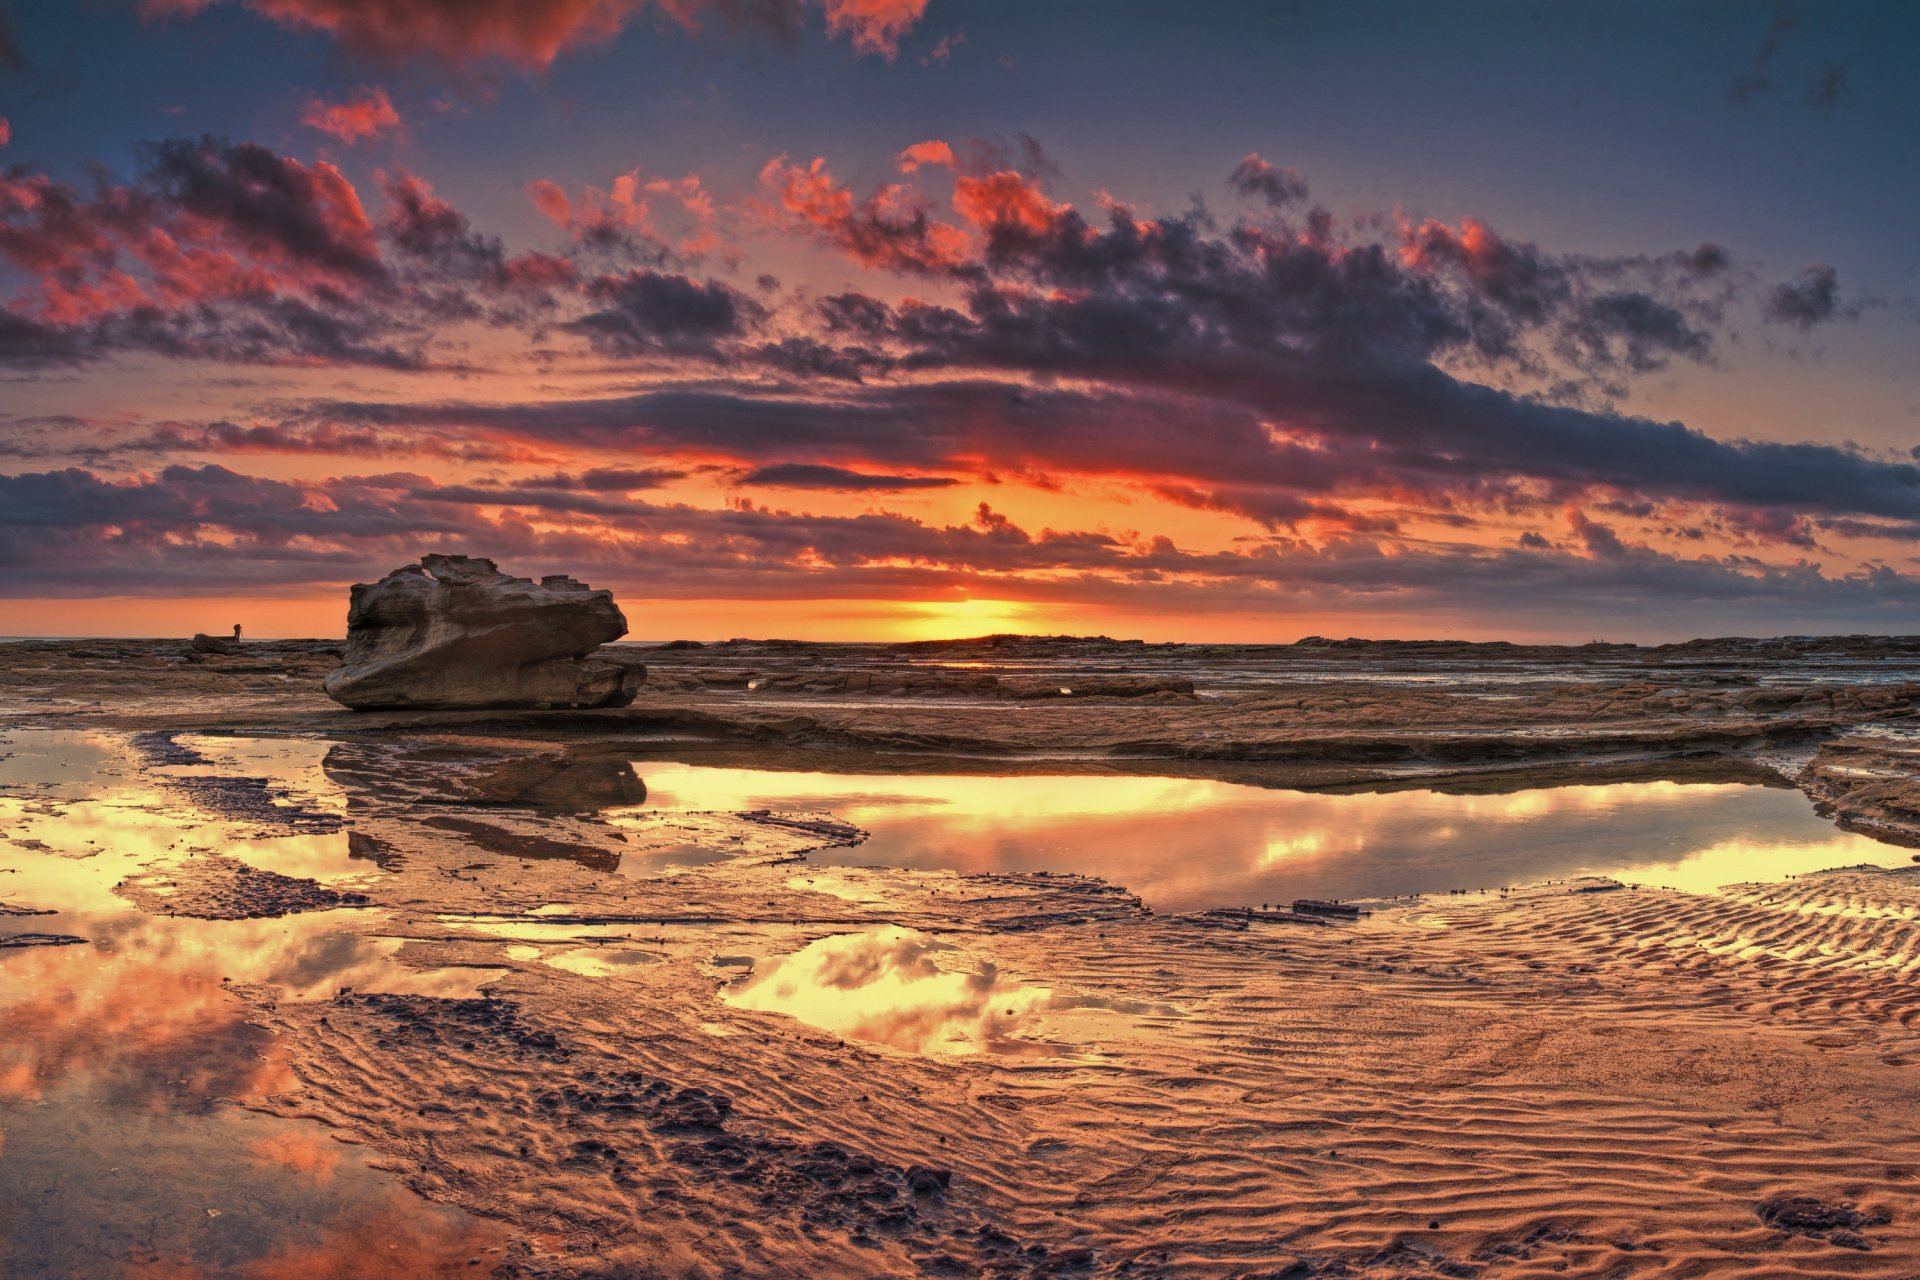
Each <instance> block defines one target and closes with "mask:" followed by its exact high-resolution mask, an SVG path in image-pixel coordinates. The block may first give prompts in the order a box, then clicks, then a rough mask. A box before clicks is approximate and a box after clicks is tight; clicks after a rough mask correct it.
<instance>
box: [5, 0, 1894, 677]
mask: <svg viewBox="0 0 1920 1280" xmlns="http://www.w3.org/2000/svg"><path fill="white" fill-rule="evenodd" d="M1916 59H1920V10H1915V9H1914V8H1913V7H1912V6H1910V5H1907V4H1904V3H1887V4H1875V3H1870V2H1867V0H1861V2H1859V3H1850V4H1846V5H1831V4H1826V5H1822V4H1812V3H1791V2H1782V3H1774V4H1767V3H1737V2H1734V0H1701V2H1691V0H1653V2H1649V3H1608V2H1603V0H1596V2H1595V3H1590V4H1582V5H1557V4H1556V5H1549V4H1539V3H1494V2H1492V0H1484V2H1480V3H1449V2H1447V0H1421V2H1419V3H1414V2H1412V0H1407V2H1405V3H1364V2H1363V3H1354V2H1352V0H1340V2H1338V3H1286V2H1278V0H1264V2H1262V3H1246V4H1240V3H1230V2H1227V0H1220V2H1218V3H1207V4H1200V5H1173V4H1162V3H1143V2H1134V0H1102V2H1100V3H1082V2H1075V0H1057V2H1054V3H1046V4H1032V3H998V2H997V0H968V2H966V3H960V2H949V0H664V2H655V3H644V2H642V0H84V2H82V3H28V2H27V0H0V635H5V634H11V635H34V634H45V635H81V634H85V635H164V634H178V633H184V632H189V631H194V630H209V631H224V630H225V629H227V627H229V626H230V625H232V623H234V622H236V621H238V622H240V623H242V624H243V625H244V626H245V627H246V629H247V632H248V634H253V635H262V636H265V635H321V636H324V635H339V634H341V632H342V630H343V628H344V623H345V607H346V589H347V587H348V585H349V584H351V583H354V582H363V581H371V580H373V579H375V578H377V577H378V576H380V575H381V574H383V573H385V572H387V571H389V570H392V569H395V568H398V567H400V566H402V565H405V564H408V563H411V562H414V561H417V560H418V558H419V557H420V556H421V555H422V554H426V553H431V552H461V553H466V554H471V555H480V556H487V557H490V558H492V559H494V560H496V561H498V562H499V564H500V565H501V567H502V568H503V569H506V570H508V571H510V572H513V573H516V574H522V575H526V576H538V575H541V574H547V573H569V574H572V575H573V576H575V577H578V578H581V579H583V580H585V581H587V582H590V583H591V584H593V585H594V586H604V587H609V588H611V589H612V590H613V591H614V593H615V595H616V598H617V599H618V600H619V601H620V602H621V604H622V606H623V608H624V609H625V611H626V614H627V617H628V619H629V622H630V624H631V627H632V635H633V636H634V637H636V638H642V639H670V638H676V637H688V638H702V639H712V638H724V637H728V636H743V635H745V636H762V637H765V636H783V637H793V638H807V639H924V638H936V637H948V636H965V635H978V634H983V633H988V632H997V631H1023V632H1033V633H1047V634H1055V633H1071V634H1109V635H1116V636H1130V637H1140V638H1145V639H1149V640H1192V641H1247V642H1262V641H1275V642H1284V641H1291V640H1294V639H1297V638H1299V637H1302V636H1306V635H1362V636H1374V637H1416V638H1417V637H1452V638H1466V639H1514V640H1550V641H1567V642H1575V643H1578V642H1584V641H1587V640H1593V639H1607V640H1633V641H1641V642H1661V641H1669V640H1678V639H1685V638H1688V637H1692V636H1701V635H1734V634H1744V635H1777V634H1787V633H1809V632H1826V633H1843V632H1883V633H1885V632H1893V633H1898V632H1920V368H1917V367H1916V365H1917V362H1916V360H1915V357H1916V355H1920V279H1916V275H1917V273H1920V242H1917V241H1916V240H1915V238H1914V236H1913V234H1912V224H1913V211H1914V210H1915V209H1916V208H1917V207H1920V164H1916V163H1915V161H1916V156H1915V148H1916V143H1915V130H1914V129H1913V127H1912V126H1913V122H1914V121H1916V120H1920V79H1916V78H1915V77H1913V76H1912V75H1911V74H1910V68H1911V67H1912V66H1913V65H1914V64H1915V61H1916Z"/></svg>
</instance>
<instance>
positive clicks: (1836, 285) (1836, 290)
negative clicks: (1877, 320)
mask: <svg viewBox="0 0 1920 1280" xmlns="http://www.w3.org/2000/svg"><path fill="white" fill-rule="evenodd" d="M1761 314H1762V315H1764V316H1765V317H1766V318H1767V319H1768V320H1770V321H1772V322H1773V323H1775V324H1786V325H1792V326H1793V327H1794V328H1796V329H1799V330H1801V331H1802V332H1805V331H1807V330H1810V329H1812V328H1814V327H1815V326H1817V325H1821V324H1825V323H1826V322H1827V321H1829V320H1833V319H1836V318H1845V319H1851V318H1853V317H1854V316H1856V315H1858V314H1859V311H1858V309H1857V308H1853V307H1846V306H1842V305H1841V303H1840V277H1839V274H1838V273H1837V272H1835V271H1834V269H1833V268H1832V267H1829V266H1826V265H1824V264H1820V263H1816V264H1815V265H1813V266H1811V267H1808V268H1807V269H1806V270H1805V271H1802V272H1801V273H1800V276H1799V278H1798V279H1795V280H1786V281H1782V282H1781V283H1779V284H1777V285H1775V286H1773V288H1772V289H1771V290H1770V291H1769V292H1768V293H1767V296H1766V299H1765V301H1764V302H1763V303H1762V304H1761Z"/></svg>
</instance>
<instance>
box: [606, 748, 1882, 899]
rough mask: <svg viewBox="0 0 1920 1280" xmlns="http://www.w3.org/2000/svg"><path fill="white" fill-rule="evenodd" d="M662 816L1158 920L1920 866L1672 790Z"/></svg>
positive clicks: (983, 788) (785, 805) (926, 805)
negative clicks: (1091, 883)
mask: <svg viewBox="0 0 1920 1280" xmlns="http://www.w3.org/2000/svg"><path fill="white" fill-rule="evenodd" d="M637 767H638V768H639V770H640V772H641V773H642V774H643V775H644V776H645V778H646V782H647V787H648V791H649V794H650V803H651V804H652V805H653V806H655V810H656V811H657V810H658V809H661V808H664V809H693V810H722V811H735V812H737V811H745V810H753V809H763V808H771V809H787V810H808V811H823V810H824V811H827V812H830V813H832V814H833V815H834V816H835V817H837V818H839V819H841V820H842V821H845V822H849V823H852V824H853V825H854V826H856V827H859V828H861V829H862V830H864V831H866V832H867V833H868V836H869V838H868V839H867V840H866V841H865V842H863V843H862V844H860V845H858V846H855V847H853V848H850V849H846V850H822V851H820V852H817V853H815V854H813V855H811V861H812V862H814V863H815V864H816V865H818V864H823V863H828V862H832V861H842V862H848V863H854V864H865V865H872V864H881V865H889V866H905V867H927V868H942V869H950V870H958V871H984V872H991V871H1002V870H1011V871H1066V872H1078V873H1081V874H1088V875H1096V876H1101V877H1104V878H1106V879H1108V880H1111V881H1113V882H1115V883H1117V884H1120V885H1123V886H1125V887H1126V888H1128V889H1130V890H1132V891H1133V892H1135V893H1138V894H1140V895H1141V897H1142V898H1144V899H1145V901H1146V902H1147V904H1148V905H1149V906H1152V907H1154V908H1156V909H1159V910H1190V909H1195V908H1203V907H1215V906H1243V905H1248V904H1252V903H1259V902H1269V901H1286V900H1288V899H1289V898H1290V897H1343V898H1345V897H1373V896H1390V895H1397V894H1406V893H1427V892H1440V891H1445V890H1448V889H1456V888H1488V887H1493V886H1498V885H1522V884H1531V883H1536V882H1539V881H1542V880H1552V879H1564V878H1571V877H1573V876H1579V875H1610V876H1618V877H1620V878H1622V879H1627V880H1632V881H1636V882H1641V883H1650V884H1661V885H1671V886H1674V887H1678V888H1684V889H1691V890H1696V891H1701V892H1706V891H1711V890H1713V889H1714V888H1717V887H1718V886H1719V885H1721V884H1724V883H1728V882H1731V881H1734V880H1754V879H1778V878H1780V877H1782V876H1786V875H1793V874H1797V873H1800V872H1804V871H1811V870H1817V869H1820V868H1823V867H1829V866H1838V865H1848V864H1854V863H1862V862H1866V863H1871V864H1874V865H1878V866H1898V865H1904V864H1905V863H1906V861H1907V855H1906V854H1905V853H1904V852H1903V851H1902V850H1899V849H1896V848H1893V847H1892V846H1889V845H1884V844H1880V843H1877V842H1875V841H1873V840H1870V839H1868V838H1866V837H1864V836H1858V835H1853V834H1851V833H1848V832H1844V831H1840V830H1838V829H1836V828H1835V827H1834V826H1833V825H1832V824H1831V823H1830V822H1828V821H1826V820H1825V819H1823V818H1821V817H1820V816H1819V815H1818V814H1816V813H1814V811H1813V809H1812V807H1811V806H1809V805H1808V804H1807V802H1806V799H1805V797H1803V796H1801V795H1800V794H1799V793H1798V792H1795V791H1790V790H1782V789H1773V788H1766V787H1759V786H1754V785H1751V784H1744V783H1678V782H1671V781H1659V782H1632V783H1609V784H1604V785H1579V786H1559V787H1543V788H1535V789H1532V790H1526V791H1518V792H1512V793H1508V794H1453V793H1448V792H1440V791H1427V790H1400V791H1390V792H1360V793H1351V794H1336V793H1326V792H1301V791H1286V790H1281V789H1275V788H1263V787H1252V786H1242V785H1237V784H1234V783H1226V782H1215V781H1209V780H1205V779H1193V778H1165V777H1132V776H1124V775H1078V776H1075V775H1021V776H1015V777H990V776H972V775H911V774H830V773H805V772H778V771H771V770H752V769H723V768H711V767H705V766H700V765H688V764H680V763H673V762H665V761H643V762H640V763H639V764H638V765H637Z"/></svg>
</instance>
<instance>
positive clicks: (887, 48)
mask: <svg viewBox="0 0 1920 1280" xmlns="http://www.w3.org/2000/svg"><path fill="white" fill-rule="evenodd" d="M821 5H822V7H823V8H824V9H825V10H826V14H827V30H828V31H829V32H830V33H831V34H833V35H845V36H847V37H848V38H850V39H851V40H852V41H853V47H854V48H855V49H858V50H859V51H860V52H861V53H874V54H879V55H881V56H882V57H886V58H892V57H894V56H895V55H896V54H898V53H899V52H900V38H901V37H902V36H904V35H905V34H906V33H907V32H909V31H911V30H912V29H913V26H914V24H915V23H917V22H918V21H920V16H921V15H922V14H923V13H925V12H926V10H927V0H821Z"/></svg>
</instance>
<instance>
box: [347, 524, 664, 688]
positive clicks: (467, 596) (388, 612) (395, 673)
mask: <svg viewBox="0 0 1920 1280" xmlns="http://www.w3.org/2000/svg"><path fill="white" fill-rule="evenodd" d="M626 632H627V620H626V618H625V617H624V616H623V615H622V614H621V612H620V608H619V606H618V605H616V604H614V602H613V593H612V592H610V591H595V590H592V589H591V588H589V587H588V586H587V585H586V584H585V583H581V582H576V581H575V580H574V579H572V578H568V577H563V576H558V575H554V576H549V577H546V578H542V579H541V580H540V581H539V582H537V583H536V582H534V581H532V580H531V579H529V578H516V577H513V576H511V575H509V574H504V573H501V572H500V571H499V569H498V568H497V567H496V566H495V565H494V563H493V561H491V560H483V559H479V558H477V557H470V556H422V557H421V558H420V563H419V564H410V565H407V566H406V567H405V568H401V569H395V570H394V571H393V572H392V573H389V574H388V575H387V576H386V577H384V578H382V579H380V581H379V582H376V583H373V584H372V585H367V584H357V585H355V587H354V588H353V603H352V605H351V607H350V608H349V610H348V612H347V649H346V656H345V661H344V662H342V664H341V665H340V666H339V667H338V668H336V669H335V670H334V671H332V672H331V673H329V674H328V676H327V678H326V682H325V688H326V691H327V696H328V697H330V698H332V699H333V700H334V701H336V702H340V703H344V704H345V705H347V706H349V707H353V708H356V709H363V708H405V707H420V708H482V707H605V706H624V705H625V704H626V703H628V702H630V701H632V700H633V694H634V690H635V689H636V688H637V687H638V684H639V680H640V678H641V676H642V675H643V674H644V673H643V672H640V671H637V670H636V669H635V668H633V667H632V666H629V665H625V664H619V663H612V662H600V661H588V660H586V658H587V655H588V654H590V653H592V652H593V651H594V650H595V649H597V648H598V647H599V646H601V645H603V644H606V643H607V642H609V641H612V640H618V639H619V638H620V637H621V636H623V635H625V634H626Z"/></svg>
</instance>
